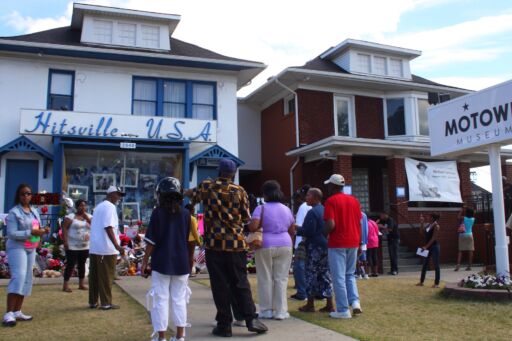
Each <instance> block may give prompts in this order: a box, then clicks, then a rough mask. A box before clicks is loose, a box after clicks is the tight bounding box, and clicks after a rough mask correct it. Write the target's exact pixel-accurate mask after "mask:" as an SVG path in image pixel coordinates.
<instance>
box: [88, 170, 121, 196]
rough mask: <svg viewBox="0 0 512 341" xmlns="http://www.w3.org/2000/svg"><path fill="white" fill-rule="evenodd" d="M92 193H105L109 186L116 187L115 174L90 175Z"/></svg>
mask: <svg viewBox="0 0 512 341" xmlns="http://www.w3.org/2000/svg"><path fill="white" fill-rule="evenodd" d="M92 180H93V181H92V185H93V191H94V192H106V191H107V189H108V188H109V187H110V186H115V185H116V175H115V173H101V174H93V175H92Z"/></svg>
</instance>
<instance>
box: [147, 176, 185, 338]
mask: <svg viewBox="0 0 512 341" xmlns="http://www.w3.org/2000/svg"><path fill="white" fill-rule="evenodd" d="M156 192H157V197H158V206H157V207H156V208H155V209H154V210H153V213H152V214H151V219H150V221H149V226H148V230H147V232H146V236H145V238H144V239H145V241H146V243H147V247H146V253H145V256H144V259H143V261H142V269H141V272H142V274H143V276H145V277H147V276H148V275H149V273H150V272H151V275H152V276H151V289H150V291H149V292H148V301H149V298H152V299H153V304H152V308H151V323H152V324H153V330H154V332H153V335H152V337H153V339H152V341H165V340H166V338H165V331H166V330H167V326H168V321H169V299H170V305H171V318H172V320H173V323H174V325H175V326H176V336H175V337H173V338H172V339H171V340H176V341H184V340H185V327H186V325H187V303H188V299H189V296H190V289H189V288H188V276H189V274H190V266H189V261H188V245H187V243H188V235H189V230H190V219H191V218H190V213H189V211H188V210H186V209H184V208H181V203H182V199H183V196H182V191H181V185H180V182H179V181H178V180H177V179H175V178H171V177H168V178H164V179H162V180H161V181H160V182H159V183H158V186H157V188H156ZM149 256H151V269H150V268H149V266H148V260H149Z"/></svg>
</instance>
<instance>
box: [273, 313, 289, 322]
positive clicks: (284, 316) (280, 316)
mask: <svg viewBox="0 0 512 341" xmlns="http://www.w3.org/2000/svg"><path fill="white" fill-rule="evenodd" d="M287 318H290V314H288V313H281V314H275V315H274V320H278V321H282V320H286V319H287Z"/></svg>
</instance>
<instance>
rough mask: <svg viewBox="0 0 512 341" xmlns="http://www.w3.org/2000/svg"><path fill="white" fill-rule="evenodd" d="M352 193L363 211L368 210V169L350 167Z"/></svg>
mask: <svg viewBox="0 0 512 341" xmlns="http://www.w3.org/2000/svg"><path fill="white" fill-rule="evenodd" d="M352 195H353V196H355V197H356V198H357V200H359V203H360V204H361V210H362V211H363V212H369V211H370V186H369V182H368V169H366V168H354V169H352Z"/></svg>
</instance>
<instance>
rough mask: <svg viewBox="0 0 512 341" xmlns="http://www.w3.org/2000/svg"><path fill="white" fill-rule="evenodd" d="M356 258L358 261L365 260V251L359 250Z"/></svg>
mask: <svg viewBox="0 0 512 341" xmlns="http://www.w3.org/2000/svg"><path fill="white" fill-rule="evenodd" d="M358 259H359V261H360V262H366V251H361V254H360V255H359V258H358Z"/></svg>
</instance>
